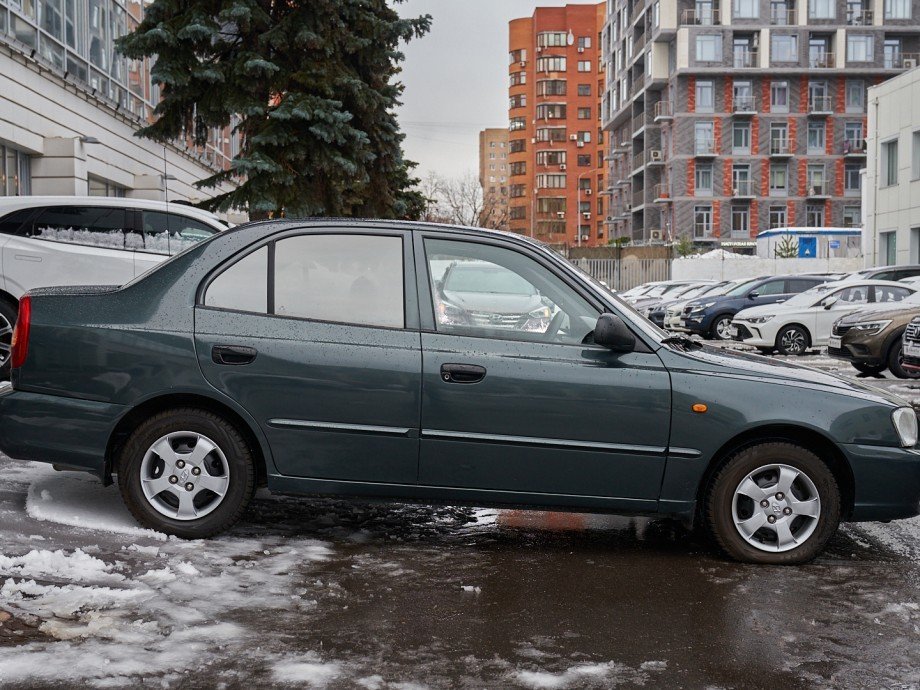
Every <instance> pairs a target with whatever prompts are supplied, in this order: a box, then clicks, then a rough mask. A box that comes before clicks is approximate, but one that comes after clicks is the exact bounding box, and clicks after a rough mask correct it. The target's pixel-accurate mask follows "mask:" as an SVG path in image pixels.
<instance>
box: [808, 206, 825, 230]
mask: <svg viewBox="0 0 920 690" xmlns="http://www.w3.org/2000/svg"><path fill="white" fill-rule="evenodd" d="M805 225H806V227H809V228H823V227H824V204H808V205H807V206H806V207H805Z"/></svg>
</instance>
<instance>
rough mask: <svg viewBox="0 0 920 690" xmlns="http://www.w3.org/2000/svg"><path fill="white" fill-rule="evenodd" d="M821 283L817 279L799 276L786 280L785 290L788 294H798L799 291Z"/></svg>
mask: <svg viewBox="0 0 920 690" xmlns="http://www.w3.org/2000/svg"><path fill="white" fill-rule="evenodd" d="M820 284H821V281H819V280H802V279H801V278H798V279H794V280H787V281H786V292H788V293H790V294H798V293H800V292H805V291H806V290H811V289H812V288H813V287H816V286H818V285H820Z"/></svg>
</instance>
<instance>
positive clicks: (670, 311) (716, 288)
mask: <svg viewBox="0 0 920 690" xmlns="http://www.w3.org/2000/svg"><path fill="white" fill-rule="evenodd" d="M749 282H752V281H751V280H750V279H748V278H742V279H738V280H727V281H724V282H721V283H716V284H715V285H707V286H705V287H703V288H698V290H699V291H698V292H696V293H695V294H689V293H686V292H685V293H684V294H683V295H681V296H680V297H679V298H678V300H679V301H677V302H672V303H671V304H669V305H668V308H667V311H666V312H665V315H664V325H663V326H662V328H664V329H665V330H668V331H678V332H681V331H686V330H687V329H686V328H684V327H683V326H682V325H681V323H680V321H681V315H682V314H683V312H684V307H685V306H686V305H687V302H689V301H690V300H692V299H696V298H697V297H715V296H717V295H724V294H725V293H726V292H728V291H729V290H732V289H734V288H736V287H738V286H739V285H742V284H744V283H749Z"/></svg>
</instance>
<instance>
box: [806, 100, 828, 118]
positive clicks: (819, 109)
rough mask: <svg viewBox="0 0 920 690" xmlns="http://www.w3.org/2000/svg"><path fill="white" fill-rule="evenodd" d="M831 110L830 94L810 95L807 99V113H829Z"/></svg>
mask: <svg viewBox="0 0 920 690" xmlns="http://www.w3.org/2000/svg"><path fill="white" fill-rule="evenodd" d="M833 112H834V103H833V99H831V97H830V96H812V97H811V98H809V99H808V114H809V115H831V114H833Z"/></svg>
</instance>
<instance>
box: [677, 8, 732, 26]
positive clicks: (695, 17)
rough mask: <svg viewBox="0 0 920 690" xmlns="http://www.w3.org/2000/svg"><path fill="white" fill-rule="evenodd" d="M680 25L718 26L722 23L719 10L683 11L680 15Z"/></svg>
mask: <svg viewBox="0 0 920 690" xmlns="http://www.w3.org/2000/svg"><path fill="white" fill-rule="evenodd" d="M680 23H681V24H682V25H684V26H718V25H719V24H721V23H722V22H721V21H720V18H719V10H684V11H683V12H681V15H680Z"/></svg>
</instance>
